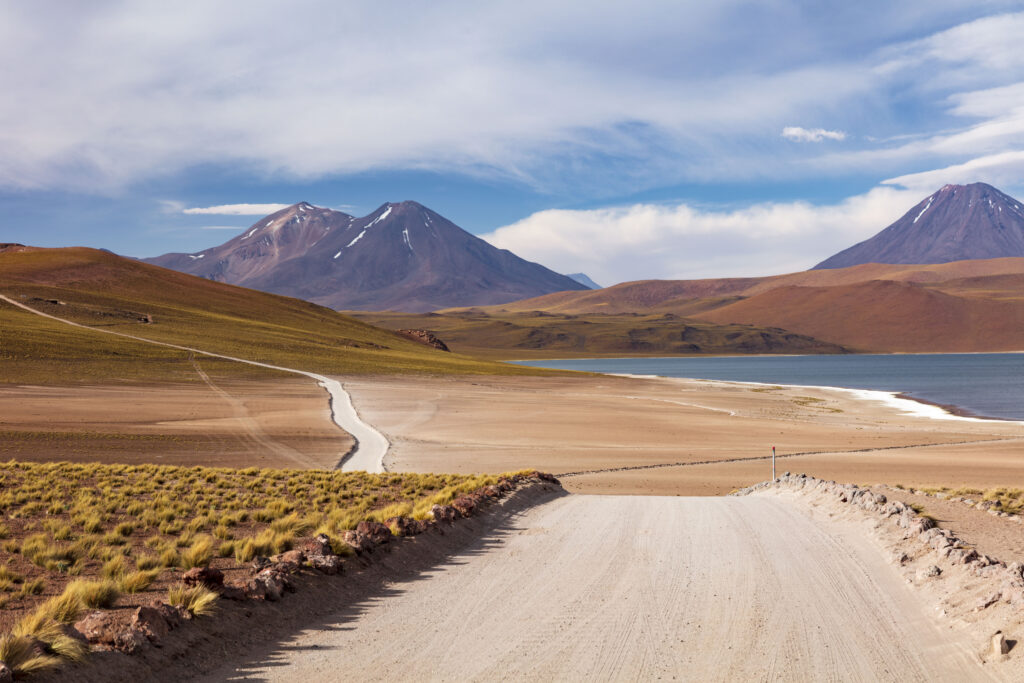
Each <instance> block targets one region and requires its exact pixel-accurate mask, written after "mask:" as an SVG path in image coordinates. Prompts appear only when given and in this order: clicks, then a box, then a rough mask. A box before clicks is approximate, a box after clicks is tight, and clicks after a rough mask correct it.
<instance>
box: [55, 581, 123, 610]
mask: <svg viewBox="0 0 1024 683" xmlns="http://www.w3.org/2000/svg"><path fill="white" fill-rule="evenodd" d="M64 592H65V593H66V594H69V595H75V596H78V598H79V599H80V600H81V601H82V604H83V605H85V606H86V607H92V608H93V609H99V608H109V607H113V606H114V603H115V602H117V599H118V598H119V597H121V591H120V590H119V589H118V587H117V583H115V582H114V581H111V580H109V579H107V580H103V581H87V580H85V579H76V580H75V581H72V582H71V583H69V584H68V586H67V588H65V589H64Z"/></svg>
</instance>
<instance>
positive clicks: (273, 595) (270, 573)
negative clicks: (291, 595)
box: [251, 569, 285, 601]
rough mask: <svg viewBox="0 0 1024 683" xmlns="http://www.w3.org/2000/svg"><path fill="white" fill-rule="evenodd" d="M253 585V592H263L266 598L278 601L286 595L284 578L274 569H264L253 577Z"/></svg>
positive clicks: (256, 593)
mask: <svg viewBox="0 0 1024 683" xmlns="http://www.w3.org/2000/svg"><path fill="white" fill-rule="evenodd" d="M251 585H252V588H253V591H252V592H253V593H254V594H255V595H259V593H261V592H262V593H263V595H262V597H263V599H265V600H270V601H277V600H280V599H281V596H282V595H284V585H285V584H284V578H283V577H282V576H281V574H280V573H278V572H275V571H274V570H272V569H270V570H264V571H262V572H260V573H259V574H257V575H256V576H255V577H253V578H252V580H251Z"/></svg>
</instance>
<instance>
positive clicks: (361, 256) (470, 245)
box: [146, 202, 587, 312]
mask: <svg viewBox="0 0 1024 683" xmlns="http://www.w3.org/2000/svg"><path fill="white" fill-rule="evenodd" d="M146 261H147V262H148V263H153V264H156V265H159V266H164V267H166V268H171V269H173V270H179V271H182V272H185V273H190V274H192V275H199V276H201V277H205V278H209V279H212V280H218V281H221V282H227V283H230V284H235V285H241V286H243V287H250V288H252V289H259V290H263V291H266V292H273V293H275V294H285V295H287V296H294V297H298V298H301V299H306V300H307V301H312V302H315V303H318V304H321V305H323V306H330V307H331V308H334V309H339V310H340V309H347V310H399V311H409V312H423V311H431V310H435V309H438V308H445V307H449V306H476V305H489V304H498V303H504V302H507V301H515V300H517V299H523V298H527V297H533V296H538V295H541V294H547V293H549V292H558V291H562V290H584V289H587V287H586V286H585V285H582V284H580V283H578V282H576V281H575V280H573V279H571V278H569V277H566V276H565V275H559V274H558V273H555V272H553V271H551V270H548V269H547V268H545V267H544V266H542V265H539V264H536V263H531V262H529V261H525V260H523V259H521V258H519V257H518V256H516V255H515V254H513V253H512V252H510V251H507V250H504V249H497V248H495V247H493V246H491V245H490V244H488V243H487V242H485V241H483V240H481V239H480V238H478V237H476V236H474V235H471V234H470V233H468V232H466V231H465V230H463V229H462V228H460V227H458V226H457V225H455V224H454V223H452V222H451V221H449V220H448V219H446V218H444V217H443V216H441V215H439V214H437V213H435V212H434V211H431V210H430V209H428V208H426V207H425V206H422V205H420V204H417V203H416V202H401V203H400V204H384V205H383V206H381V207H380V208H378V209H377V210H376V211H374V212H373V213H371V214H370V215H368V216H364V217H362V218H355V217H353V216H349V215H348V214H345V213H341V212H339V211H333V210H331V209H325V208H321V207H316V206H313V205H311V204H307V203H305V202H303V203H301V204H295V205H294V206H290V207H288V208H287V209H284V210H282V211H278V212H277V213H274V214H271V215H269V216H267V217H266V218H263V219H261V220H259V221H257V222H256V223H254V224H253V225H252V226H251V227H250V228H249V229H247V230H246V231H245V232H244V233H242V234H240V235H238V236H237V237H235V238H233V239H231V240H230V241H228V242H226V243H225V244H222V245H220V246H218V247H213V248H211V249H206V250H204V251H200V252H196V253H194V254H165V255H163V256H158V257H156V258H152V259H146Z"/></svg>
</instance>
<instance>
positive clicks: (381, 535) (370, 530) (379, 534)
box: [356, 522, 391, 545]
mask: <svg viewBox="0 0 1024 683" xmlns="http://www.w3.org/2000/svg"><path fill="white" fill-rule="evenodd" d="M356 533H359V534H363V535H364V536H366V537H367V538H369V539H370V541H371V542H372V543H373V544H374V545H383V544H384V543H388V542H390V541H391V529H389V528H388V527H387V525H386V524H381V523H380V522H359V524H357V525H356Z"/></svg>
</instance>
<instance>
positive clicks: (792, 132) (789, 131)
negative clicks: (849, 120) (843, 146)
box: [782, 126, 846, 142]
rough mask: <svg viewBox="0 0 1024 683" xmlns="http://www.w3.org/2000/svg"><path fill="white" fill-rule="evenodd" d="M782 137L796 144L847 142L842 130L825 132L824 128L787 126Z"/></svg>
mask: <svg viewBox="0 0 1024 683" xmlns="http://www.w3.org/2000/svg"><path fill="white" fill-rule="evenodd" d="M782 137H784V138H786V139H787V140H793V141H795V142H821V141H822V140H845V139H846V133H844V132H843V131H841V130H825V129H824V128H801V127H800V126H786V127H785V128H783V129H782Z"/></svg>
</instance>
